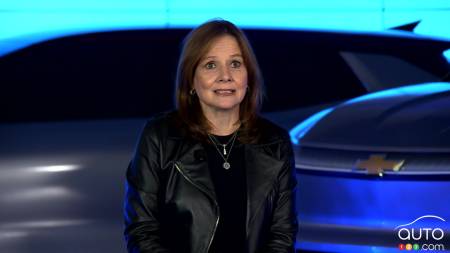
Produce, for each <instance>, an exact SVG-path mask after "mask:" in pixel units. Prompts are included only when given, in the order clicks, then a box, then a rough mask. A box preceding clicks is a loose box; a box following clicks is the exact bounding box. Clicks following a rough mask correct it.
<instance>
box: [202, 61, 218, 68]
mask: <svg viewBox="0 0 450 253" xmlns="http://www.w3.org/2000/svg"><path fill="white" fill-rule="evenodd" d="M215 67H216V64H215V63H214V62H208V63H206V64H205V68H207V69H213V68H215Z"/></svg>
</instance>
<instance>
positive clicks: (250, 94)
mask: <svg viewBox="0 0 450 253" xmlns="http://www.w3.org/2000/svg"><path fill="white" fill-rule="evenodd" d="M223 35H231V36H233V37H234V38H235V39H236V41H237V42H238V45H239V47H240V49H241V52H242V57H243V60H244V64H245V66H246V68H247V85H248V90H247V92H246V94H245V97H244V99H243V100H242V102H241V104H240V105H239V118H240V121H241V128H240V129H239V135H238V136H239V137H238V139H239V140H240V141H241V142H243V143H254V142H256V140H257V138H258V132H259V131H258V129H257V119H258V113H259V110H260V107H261V103H262V97H263V80H262V76H261V71H260V69H259V66H258V62H257V60H256V57H255V55H254V53H253V50H252V48H251V46H250V43H249V42H248V40H247V38H246V36H245V35H244V33H243V32H242V31H241V30H240V29H239V28H238V27H236V26H235V25H234V24H233V23H231V22H229V21H226V20H221V19H215V20H212V21H209V22H206V23H204V24H202V25H200V26H199V27H197V28H195V29H193V30H192V31H191V32H190V33H189V34H188V35H187V37H186V38H185V39H184V41H183V50H182V52H181V56H180V59H179V62H178V69H177V78H176V94H175V96H176V97H175V100H176V107H177V109H178V114H179V116H180V118H181V120H182V121H183V123H184V126H185V127H186V128H187V130H188V132H189V133H190V135H191V136H192V137H193V138H194V139H198V140H201V141H205V140H207V139H208V137H207V132H208V131H209V130H211V125H210V124H209V123H208V120H207V119H206V117H205V116H204V115H203V112H202V109H201V106H200V102H199V99H198V96H197V95H191V94H190V90H191V89H192V87H193V81H194V75H195V70H196V68H197V66H198V64H199V62H200V60H201V59H202V57H203V56H204V55H205V54H206V53H207V52H208V50H209V49H210V47H211V44H212V42H213V41H214V39H216V38H218V37H220V36H223Z"/></svg>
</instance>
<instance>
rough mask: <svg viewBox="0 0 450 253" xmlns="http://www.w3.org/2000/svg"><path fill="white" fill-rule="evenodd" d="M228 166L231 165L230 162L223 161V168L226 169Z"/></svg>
mask: <svg viewBox="0 0 450 253" xmlns="http://www.w3.org/2000/svg"><path fill="white" fill-rule="evenodd" d="M230 167H231V166H230V163H229V162H224V163H223V168H224V169H226V170H228V169H229V168H230Z"/></svg>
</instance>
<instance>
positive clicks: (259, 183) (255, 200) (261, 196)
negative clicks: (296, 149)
mask: <svg viewBox="0 0 450 253" xmlns="http://www.w3.org/2000/svg"><path fill="white" fill-rule="evenodd" d="M245 163H246V174H247V235H248V233H249V227H250V225H251V223H252V220H253V217H255V215H256V214H257V213H258V211H259V210H260V209H261V208H262V207H263V204H264V203H265V201H266V199H267V196H268V194H269V193H270V191H271V190H272V189H273V186H274V184H275V183H276V176H277V175H278V174H279V172H280V170H281V168H282V166H283V162H282V161H280V160H278V159H276V158H274V157H272V156H270V155H268V154H267V153H266V152H264V149H263V146H262V145H258V146H254V145H247V146H246V148H245Z"/></svg>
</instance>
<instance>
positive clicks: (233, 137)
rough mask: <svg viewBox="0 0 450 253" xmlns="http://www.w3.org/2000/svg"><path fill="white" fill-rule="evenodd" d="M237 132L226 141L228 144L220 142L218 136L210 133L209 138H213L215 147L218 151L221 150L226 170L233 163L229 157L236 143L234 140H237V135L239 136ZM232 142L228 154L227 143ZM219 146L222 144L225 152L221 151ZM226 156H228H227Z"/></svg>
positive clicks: (223, 165)
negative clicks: (229, 160)
mask: <svg viewBox="0 0 450 253" xmlns="http://www.w3.org/2000/svg"><path fill="white" fill-rule="evenodd" d="M237 132H238V131H236V132H235V133H234V134H233V136H232V137H231V139H230V140H229V141H228V142H227V143H226V144H222V143H220V142H219V141H218V140H217V139H216V137H214V136H213V135H210V134H208V137H209V139H210V140H211V142H212V143H213V144H214V147H216V150H217V152H219V155H220V156H221V157H222V159H223V160H224V163H223V164H222V167H223V168H224V169H226V170H228V169H230V167H231V165H230V163H229V162H228V158H229V157H230V155H231V150H232V149H233V145H234V141H235V140H236V136H237ZM230 142H231V146H230V150H229V151H228V155H227V149H226V147H227V145H228V144H230ZM217 146H222V147H223V154H222V152H220V150H219V148H218V147H217ZM225 156H226V157H225Z"/></svg>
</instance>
